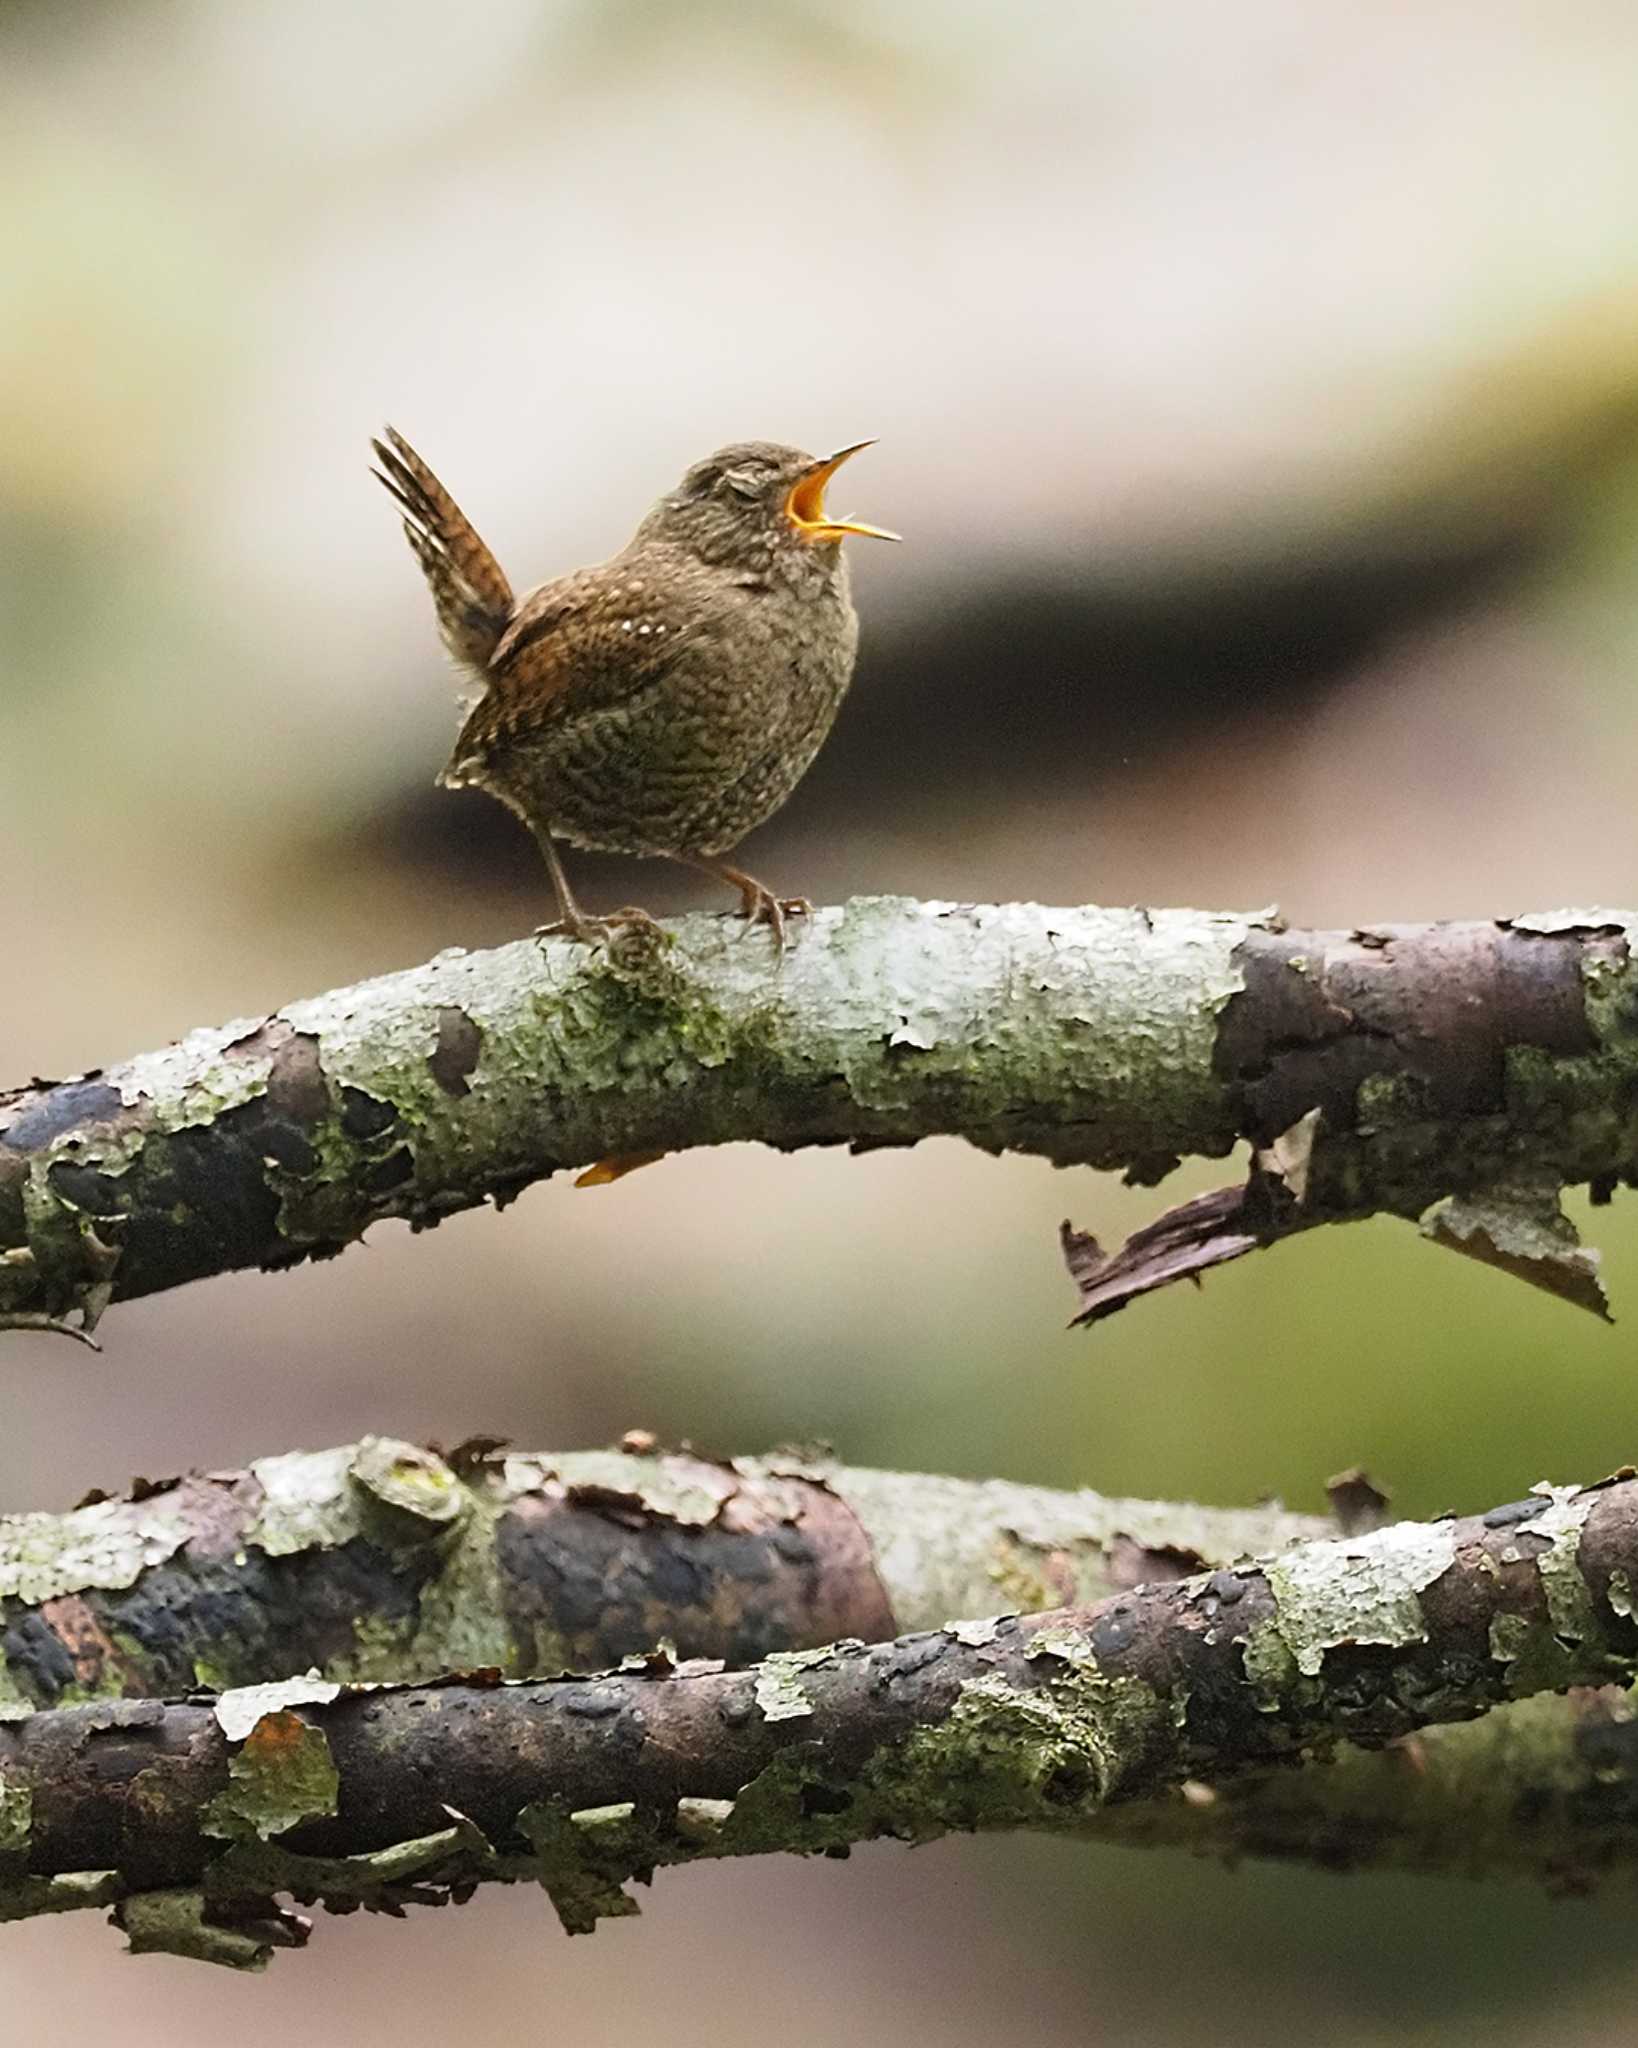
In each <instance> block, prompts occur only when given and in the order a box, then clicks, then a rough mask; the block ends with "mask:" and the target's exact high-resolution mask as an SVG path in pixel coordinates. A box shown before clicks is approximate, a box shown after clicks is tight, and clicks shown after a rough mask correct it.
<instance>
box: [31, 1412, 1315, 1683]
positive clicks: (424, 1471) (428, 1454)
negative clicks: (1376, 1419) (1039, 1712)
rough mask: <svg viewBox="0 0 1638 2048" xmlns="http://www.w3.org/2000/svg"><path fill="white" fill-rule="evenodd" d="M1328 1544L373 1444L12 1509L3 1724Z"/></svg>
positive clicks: (637, 1467) (1025, 1600)
mask: <svg viewBox="0 0 1638 2048" xmlns="http://www.w3.org/2000/svg"><path fill="white" fill-rule="evenodd" d="M1324 1527H1325V1525H1324V1524H1323V1523H1321V1522H1317V1521H1315V1520H1313V1519H1312V1518H1309V1517H1304V1516H1297V1515H1287V1514H1283V1513H1281V1512H1280V1511H1279V1510H1277V1509H1269V1508H1257V1509H1248V1510H1242V1511H1238V1512H1230V1511H1214V1510H1210V1509H1206V1508H1196V1507H1189V1506H1164V1505H1161V1504H1159V1503H1155V1502H1149V1501H1122V1500H1110V1499H1107V1498H1105V1497H1104V1496H1102V1495H1099V1494H1094V1493H1071V1494H1065V1493H1055V1492H1052V1491H1050V1490H1049V1489H1047V1488H1044V1487H1030V1486H1014V1485H1010V1484H1007V1483H1005V1482H1003V1481H963V1480H955V1479H941V1478H934V1477H930V1476H924V1475H921V1474H916V1473H878V1472H862V1471H857V1470H852V1469H850V1468H847V1467H845V1466H838V1465H833V1464H829V1463H818V1462H813V1461H804V1460H802V1459H798V1458H794V1457H785V1458H779V1457H774V1458H769V1459H763V1460H757V1459H739V1460H736V1461H735V1462H734V1463H732V1464H727V1463H717V1462H713V1461H711V1460H707V1459H704V1458H697V1457H692V1456H684V1455H671V1456H658V1455H649V1454H635V1453H631V1452H621V1451H583V1452H575V1453H568V1454H564V1455H561V1456H551V1457H548V1456H541V1457H531V1456H524V1455H521V1454H519V1453H516V1452H513V1453H510V1454H508V1453H506V1452H504V1450H503V1449H502V1448H501V1447H499V1446H493V1445H490V1446H485V1445H478V1446H475V1447H467V1446H463V1447H461V1449H459V1450H457V1451H454V1452H452V1453H450V1454H449V1456H448V1457H443V1456H440V1455H439V1454H438V1453H436V1452H432V1451H428V1450H425V1449H422V1448H420V1447H419V1446H416V1445H413V1444H407V1443H398V1442H394V1441H392V1440H390V1439H386V1438H380V1437H374V1438H367V1439H366V1440H365V1441H364V1442H363V1443H361V1444H356V1445H355V1444H347V1445H342V1446H340V1447H338V1448H337V1449H335V1450H330V1451H318V1452H297V1453H294V1454H292V1455H290V1456H287V1457H279V1458H263V1459H260V1460H258V1461H257V1462H256V1463H255V1464H254V1465H252V1466H251V1467H250V1468H249V1469H248V1470H247V1471H244V1472H214V1473H206V1474H195V1475H193V1476H191V1477H189V1478H186V1479H177V1480H172V1481H169V1482H167V1483H165V1484H163V1485H160V1486H157V1487H156V1486H152V1485H147V1486H143V1487H139V1488H136V1489H133V1497H132V1498H129V1499H125V1500H112V1499H107V1498H97V1499H94V1500H91V1501H89V1502H87V1503H86V1504H84V1505H83V1506H81V1507H79V1508H76V1509H74V1510H73V1511H72V1512H71V1513H69V1514H66V1515H46V1514H31V1515H10V1516H5V1517H0V1719H5V1718H16V1717H19V1716H21V1715H24V1714H26V1713H27V1712H29V1711H30V1710H31V1709H34V1708H40V1707H54V1706H58V1705H60V1704H63V1703H65V1702H66V1701H69V1700H75V1701H83V1700H87V1699H93V1698H108V1699H120V1698H124V1699H139V1698H145V1697H150V1696H155V1697H157V1696H163V1695H166V1694H171V1695H176V1694H181V1693H186V1692H190V1691H192V1690H193V1689H194V1688H195V1687H197V1686H200V1685H210V1686H215V1687H229V1686H247V1685H261V1684H263V1683H265V1682H267V1681H271V1680H275V1679H282V1678H283V1677H285V1675H286V1674H288V1673H290V1672H296V1671H315V1672H317V1673H318V1674H319V1675H320V1676H321V1677H323V1678H325V1679H327V1680H348V1681H361V1680H380V1681H397V1682H402V1681H404V1680H407V1679H412V1678H433V1677H436V1676H437V1675H438V1674H439V1673H441V1672H443V1671H446V1670H459V1669H472V1668H475V1667H479V1666H484V1667H490V1668H493V1669H494V1670H496V1671H498V1672H500V1673H502V1674H503V1675H504V1676H506V1677H509V1678H521V1677H525V1676H533V1677H538V1676H543V1675H547V1674H550V1673H554V1672H560V1671H571V1670H580V1671H587V1670H600V1669H603V1668H605V1667H607V1666H609V1665H613V1664H617V1663H618V1662H619V1661H620V1659H621V1658H622V1657H626V1656H630V1655H634V1654H638V1653H641V1652H645V1651H647V1650H649V1649H650V1648H652V1647H653V1645H654V1644H655V1643H656V1642H658V1641H659V1640H660V1639H661V1638H662V1637H664V1638H668V1639H669V1640H670V1641H671V1642H673V1643H675V1644H676V1645H677V1646H678V1647H679V1649H680V1650H681V1652H682V1653H683V1654H685V1655H688V1656H692V1657H721V1658H724V1659H726V1660H727V1661H728V1662H730V1663H733V1664H746V1663H752V1662H755V1661H756V1660H757V1659H758V1658H760V1657H763V1656H766V1655H768V1654H770V1653H772V1652H775V1651H788V1650H801V1649H809V1648H812V1647H814V1646H816V1645H819V1644H823V1643H828V1642H831V1641H834V1640H835V1639H836V1638H837V1637H840V1636H858V1637H862V1638H865V1639H867V1640H870V1641H876V1640H880V1639H882V1638H885V1637H889V1636H892V1635H896V1634H902V1633H903V1632H904V1631H906V1630H908V1629H914V1628H920V1627H926V1626H931V1625H932V1624H934V1623H937V1622H940V1621H943V1620H944V1619H945V1618H946V1617H948V1616H949V1615H952V1614H968V1613H979V1612H983V1611H985V1610H986V1609H988V1608H990V1607H992V1606H994V1605H995V1604H996V1603H997V1602H998V1601H1000V1602H1005V1603H1008V1604H1011V1605H1014V1606H1017V1607H1020V1608H1023V1607H1029V1608H1041V1607H1055V1606H1061V1605H1064V1604H1067V1603H1070V1602H1075V1601H1087V1600H1091V1599H1095V1598H1097V1597H1099V1596H1100V1595H1102V1594H1104V1593H1107V1592H1111V1591H1114V1590H1116V1589H1117V1588H1119V1587H1122V1586H1131V1585H1135V1584H1137V1583H1139V1582H1140V1581H1142V1580H1147V1579H1159V1578H1175V1577H1177V1576H1179V1575H1180V1574H1181V1573H1182V1572H1185V1571H1195V1570H1199V1569H1201V1568H1202V1567H1204V1566H1206V1565H1212V1564H1228V1563H1231V1562H1232V1561H1233V1560H1234V1559H1235V1558H1237V1557H1243V1556H1246V1555H1248V1554H1251V1553H1253V1552H1257V1551H1265V1550H1271V1549H1276V1548H1278V1547H1280V1546H1281V1545H1282V1544H1286V1543H1290V1542H1294V1541H1296V1540H1297V1539H1298V1538H1299V1537H1302V1536H1312V1535H1315V1534H1319V1533H1322V1532H1323V1530H1324Z"/></svg>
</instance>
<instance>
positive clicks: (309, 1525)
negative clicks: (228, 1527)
mask: <svg viewBox="0 0 1638 2048" xmlns="http://www.w3.org/2000/svg"><path fill="white" fill-rule="evenodd" d="M355 1451H356V1446H355V1445H353V1444H341V1445H338V1446H337V1447H336V1448H335V1449H333V1450H328V1451H291V1452H289V1453H288V1454H287V1455H285V1456H284V1457H280V1458H258V1459H257V1460H256V1462H255V1463H254V1464H253V1465H252V1466H251V1467H250V1473H251V1477H252V1478H253V1479H255V1481H256V1482H257V1484H258V1485H259V1486H260V1487H261V1489H262V1504H261V1506H260V1508H259V1509H258V1510H257V1513H256V1518H255V1520H254V1521H253V1522H252V1523H251V1525H250V1527H249V1529H248V1530H247V1531H246V1533H245V1541H246V1542H247V1543H253V1544H255V1545H257V1546H258V1548H260V1549H262V1550H265V1551H266V1552H267V1553H268V1555H269V1556H270V1557H287V1556H289V1555H290V1554H291V1553H293V1552H295V1551H298V1550H312V1549H328V1548H332V1547H334V1546H335V1545H337V1544H341V1543H347V1542H350V1541H351V1540H352V1538H353V1537H355V1536H356V1535H357V1534H358V1531H359V1519H358V1509H359V1504H358V1500H357V1497H356V1495H355V1493H354V1491H353V1488H352V1486H351V1484H350V1482H349V1474H350V1470H351V1467H352V1462H353V1457H354V1455H355Z"/></svg>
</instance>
